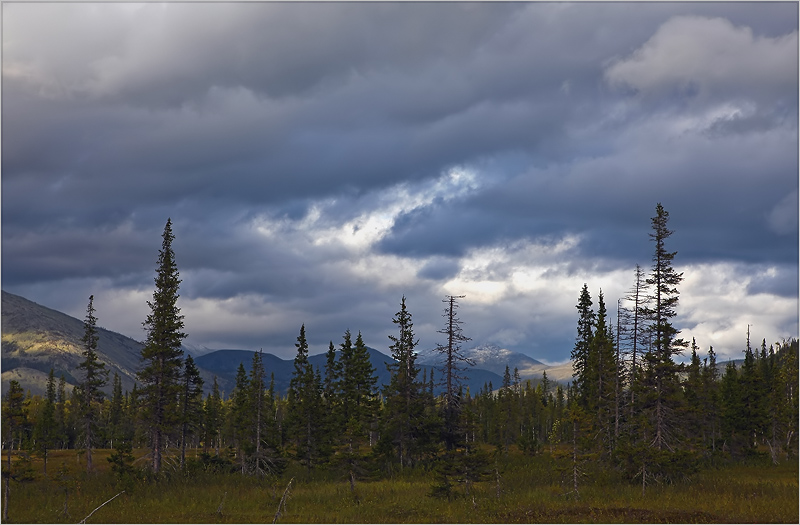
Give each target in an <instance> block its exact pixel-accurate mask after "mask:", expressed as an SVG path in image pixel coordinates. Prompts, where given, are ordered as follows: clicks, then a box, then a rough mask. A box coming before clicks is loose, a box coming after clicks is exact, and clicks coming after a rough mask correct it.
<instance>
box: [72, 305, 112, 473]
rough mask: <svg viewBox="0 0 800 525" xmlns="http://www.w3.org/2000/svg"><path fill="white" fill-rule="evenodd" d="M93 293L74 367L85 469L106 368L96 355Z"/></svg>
mask: <svg viewBox="0 0 800 525" xmlns="http://www.w3.org/2000/svg"><path fill="white" fill-rule="evenodd" d="M94 312H95V310H94V296H93V295H90V296H89V305H88V306H87V307H86V319H85V320H84V322H83V330H84V334H83V338H82V340H81V341H82V342H83V352H82V355H83V361H81V362H80V363H79V364H78V369H80V370H83V380H82V381H81V382H80V384H79V385H78V389H79V392H80V394H79V395H80V397H79V400H80V401H79V402H80V408H79V411H80V419H81V427H82V430H83V436H84V439H85V442H86V471H87V472H91V471H92V468H93V465H92V448H93V446H94V440H95V433H96V431H97V423H98V418H99V404H100V402H102V400H103V391H102V390H101V388H103V386H105V384H106V381H107V377H108V371H107V370H106V365H105V363H103V362H102V361H100V358H99V356H98V355H97V341H98V335H97V318H96V317H95V315H94Z"/></svg>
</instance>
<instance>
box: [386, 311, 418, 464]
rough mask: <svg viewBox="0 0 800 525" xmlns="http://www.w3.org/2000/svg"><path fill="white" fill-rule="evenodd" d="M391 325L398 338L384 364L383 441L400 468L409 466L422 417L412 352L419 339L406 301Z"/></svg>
mask: <svg viewBox="0 0 800 525" xmlns="http://www.w3.org/2000/svg"><path fill="white" fill-rule="evenodd" d="M392 322H393V323H394V324H395V325H396V326H397V329H398V332H399V333H398V335H396V336H395V335H390V336H389V339H390V340H391V341H392V344H391V345H390V346H389V349H390V350H391V351H392V358H393V359H394V361H395V362H394V363H391V364H387V365H386V368H387V369H388V371H389V373H390V379H389V384H388V385H386V387H385V388H384V391H383V396H384V400H385V401H384V408H383V431H382V432H381V436H382V438H383V439H386V440H389V441H390V442H391V446H392V448H393V449H394V451H395V455H396V458H397V461H398V462H399V463H400V468H401V469H402V468H403V467H408V466H411V464H412V461H413V460H414V459H415V446H414V445H415V442H416V438H417V437H418V436H419V434H420V432H421V428H420V427H421V424H422V421H421V418H422V417H423V416H424V409H425V407H424V400H423V399H422V394H421V390H422V388H423V385H422V384H421V383H420V382H419V381H418V380H417V376H418V375H419V370H420V368H419V366H417V364H416V358H417V354H416V352H415V351H414V348H416V346H417V344H418V343H419V340H418V339H416V338H415V337H414V323H413V322H412V320H411V313H410V312H409V311H408V309H407V308H406V298H405V296H403V298H402V299H401V300H400V311H399V312H397V313H396V314H395V317H394V319H392Z"/></svg>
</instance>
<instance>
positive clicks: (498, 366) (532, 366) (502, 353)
mask: <svg viewBox="0 0 800 525" xmlns="http://www.w3.org/2000/svg"><path fill="white" fill-rule="evenodd" d="M462 353H463V354H464V356H465V357H467V358H469V359H472V360H473V361H474V362H475V368H482V369H483V370H488V371H490V372H494V373H495V374H498V375H500V376H502V375H503V374H504V373H505V370H506V366H508V369H509V371H511V372H512V373H513V372H514V368H517V369H518V370H519V374H520V377H522V378H523V379H527V378H538V377H541V376H542V372H543V371H545V370H547V371H548V374H547V375H548V377H550V378H551V379H563V378H560V376H562V375H564V374H562V373H561V370H560V368H561V367H551V366H548V365H546V364H544V363H542V362H540V361H537V360H536V359H533V358H532V357H528V356H527V355H525V354H521V353H519V352H514V351H511V350H508V349H507V348H501V347H499V346H498V345H496V344H492V343H487V344H482V345H478V346H476V347H474V348H470V349H464V350H462ZM441 359H442V357H441V354H438V353H436V352H435V351H432V350H428V351H426V352H424V353H423V352H421V353H420V354H419V355H418V357H417V363H419V364H427V365H433V364H439V363H440V362H441ZM568 368H569V374H568V375H570V376H571V373H572V372H571V370H572V367H571V366H569V367H568ZM551 369H552V371H551ZM554 373H555V374H556V375H558V376H559V378H556V377H552V376H553V374H554Z"/></svg>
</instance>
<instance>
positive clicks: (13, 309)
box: [2, 291, 572, 395]
mask: <svg viewBox="0 0 800 525" xmlns="http://www.w3.org/2000/svg"><path fill="white" fill-rule="evenodd" d="M98 318H99V319H100V322H102V312H99V315H98ZM83 334H84V328H83V320H80V319H76V318H74V317H71V316H69V315H67V314H64V313H62V312H59V311H56V310H53V309H51V308H47V307H45V306H42V305H39V304H37V303H34V302H33V301H29V300H28V299H25V298H24V297H20V296H18V295H14V294H11V293H8V292H6V291H3V292H2V388H3V393H5V392H6V390H7V389H8V384H9V382H10V381H11V380H12V379H15V380H17V381H19V382H20V384H21V385H22V387H23V389H25V390H30V391H31V393H32V394H39V395H42V394H44V392H45V387H46V382H47V375H48V373H49V372H50V369H51V368H53V369H54V371H55V375H56V377H60V376H61V375H63V376H64V378H65V380H66V382H67V384H68V385H69V386H74V385H76V384H78V382H79V379H80V377H81V376H80V373H79V371H78V364H79V363H80V362H81V361H82V360H83V357H82V355H81V352H82V351H83V345H82V343H81V338H82V337H83ZM98 335H99V339H98V355H99V357H100V359H101V360H102V361H103V362H104V363H106V367H107V369H108V370H109V383H108V384H107V385H106V387H105V389H104V390H105V391H106V392H107V393H110V392H111V388H112V384H111V378H113V375H114V372H116V373H117V374H119V376H120V378H121V380H122V388H123V390H128V391H130V390H131V389H132V388H133V385H134V383H135V381H136V371H137V370H138V369H139V367H140V365H141V362H140V358H139V356H140V355H141V349H142V343H140V342H138V341H135V340H133V339H131V338H129V337H126V336H124V335H122V334H118V333H116V332H112V331H110V330H106V329H104V328H101V327H98ZM186 352H187V354H191V355H192V356H193V357H194V359H195V363H196V364H197V367H198V368H199V369H200V375H201V376H202V377H203V380H204V382H205V384H204V390H205V391H206V393H208V392H210V390H211V385H212V383H213V378H214V376H215V375H216V376H217V380H218V383H219V387H220V390H221V391H222V392H224V393H225V394H230V392H231V391H233V387H234V386H235V382H236V370H237V368H238V367H239V364H240V363H242V364H244V366H245V369H246V370H247V371H248V373H249V371H250V365H251V363H252V360H253V352H252V351H250V350H230V349H228V350H216V351H209V350H208V349H205V348H203V349H196V348H186ZM201 352H204V353H202V355H198V354H199V353H201ZM206 352H207V353H206ZM369 352H370V361H371V363H372V366H373V367H374V368H375V370H376V375H377V376H378V386H379V387H381V386H382V385H384V384H387V383H388V382H389V371H388V370H387V369H386V364H387V363H392V362H393V359H392V358H391V357H390V356H388V355H386V354H383V353H381V352H379V351H378V350H375V349H374V348H369ZM467 355H468V357H471V358H473V359H474V360H475V361H476V364H477V366H475V367H470V368H469V370H468V371H467V372H466V375H467V376H468V378H469V379H468V380H467V381H465V382H464V386H465V387H468V388H469V389H470V391H471V392H472V393H477V392H478V391H479V390H480V389H481V388H482V387H483V386H484V385H485V384H488V383H492V386H494V387H495V388H497V387H498V386H499V385H500V384H502V381H503V378H502V374H503V372H504V371H505V366H506V364H508V366H509V368H510V369H511V370H513V369H514V367H517V368H518V369H519V371H520V375H521V377H522V378H523V379H528V378H535V377H541V372H542V371H543V370H547V375H548V377H549V378H550V379H552V380H564V379H566V380H568V378H569V377H571V375H572V367H571V365H569V363H567V364H566V365H562V367H561V368H564V370H563V372H564V374H566V372H567V371H568V374H567V375H564V374H562V373H559V367H548V366H547V365H544V364H542V363H540V362H539V361H536V360H535V359H532V358H530V357H528V356H526V355H524V354H520V353H518V352H511V351H509V350H505V349H501V348H499V347H497V346H494V345H482V346H479V347H476V348H474V349H471V350H469V351H467ZM437 357H438V356H436V355H430V354H424V355H420V356H419V357H418V360H417V363H418V364H419V366H420V369H421V371H420V380H421V379H422V371H424V373H425V375H426V376H427V377H430V375H431V372H433V371H434V369H436V366H437V364H438V360H437V359H436V358H437ZM263 359H264V368H265V369H266V372H267V381H269V377H270V374H271V373H274V374H275V388H276V391H278V392H281V393H285V392H286V390H287V389H288V387H289V381H290V380H291V377H292V372H293V371H294V364H293V359H281V358H279V357H277V356H275V355H273V354H267V353H265V354H263ZM309 361H310V362H311V363H312V364H313V365H314V367H316V368H319V369H320V370H324V367H325V354H324V353H323V354H317V355H312V356H309ZM562 376H563V377H562ZM440 379H441V372H440V371H439V370H435V381H436V382H438V381H439V380H440ZM434 391H435V392H441V387H438V386H437V387H435V388H434Z"/></svg>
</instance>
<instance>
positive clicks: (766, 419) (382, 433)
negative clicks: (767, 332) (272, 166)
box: [2, 204, 799, 522]
mask: <svg viewBox="0 0 800 525" xmlns="http://www.w3.org/2000/svg"><path fill="white" fill-rule="evenodd" d="M651 227H652V228H651V232H650V235H649V237H650V239H649V241H650V242H651V245H652V248H653V251H652V253H653V255H652V260H651V261H650V263H649V265H647V266H638V265H637V266H636V267H635V268H633V269H631V287H630V290H629V292H628V293H627V294H626V295H625V296H624V297H614V298H608V297H605V296H604V295H603V292H602V290H595V289H594V288H593V286H592V283H586V284H584V285H583V287H582V288H581V289H580V290H576V311H575V314H576V315H575V318H576V337H575V344H574V347H573V348H572V353H571V356H570V357H571V358H572V361H573V369H574V375H573V378H572V381H571V382H569V383H568V384H561V383H557V382H553V381H550V380H549V379H548V378H547V376H546V374H545V375H544V376H543V377H542V378H541V380H539V381H531V380H525V381H523V380H521V379H520V377H519V373H518V371H516V370H509V369H508V367H506V372H505V374H504V377H503V382H502V384H498V385H492V384H486V385H484V387H483V388H481V389H480V390H479V391H477V392H474V391H470V390H469V389H467V388H466V387H465V386H464V385H463V381H464V379H465V378H466V377H468V376H469V374H470V368H471V366H472V365H473V363H472V362H471V361H470V359H469V358H468V357H467V356H466V354H465V353H464V352H463V348H462V346H463V345H464V344H465V343H466V342H467V341H469V337H468V334H469V323H470V320H469V319H468V318H466V319H462V318H461V317H460V316H459V312H458V308H459V305H460V303H461V302H462V301H465V300H468V298H466V297H464V296H447V297H445V298H444V299H443V303H442V304H443V316H442V322H441V329H440V330H439V332H438V335H439V337H440V340H439V341H437V346H436V352H437V353H438V354H439V356H440V365H439V366H438V367H437V368H436V370H435V374H430V375H428V374H427V373H423V372H422V369H421V367H420V366H418V364H417V363H416V358H417V353H416V352H417V345H418V344H419V340H418V338H417V336H416V334H415V332H414V321H413V308H414V304H413V302H412V301H411V300H409V298H407V297H401V298H398V310H397V313H396V314H395V315H394V317H393V319H391V322H392V324H393V331H392V332H391V333H389V334H387V336H388V341H389V343H388V344H389V349H390V351H391V355H392V358H393V360H394V362H393V363H392V364H390V365H387V366H388V369H389V373H390V378H391V379H390V381H389V382H388V384H385V385H380V384H378V381H377V377H376V370H375V369H374V368H373V367H372V364H371V363H370V360H369V352H368V349H367V346H366V344H365V343H364V341H363V339H362V336H361V333H359V332H356V333H352V332H350V330H347V331H345V332H344V333H343V334H342V335H338V334H337V335H336V337H335V338H334V339H332V340H331V342H330V345H329V349H328V352H327V354H326V361H325V366H324V367H317V368H315V367H314V366H313V365H312V364H311V363H310V362H309V359H308V358H309V346H308V342H307V338H306V330H305V326H298V335H297V339H296V341H294V346H295V348H296V355H295V358H294V370H293V373H292V376H291V381H290V386H289V388H288V391H286V392H280V391H277V390H276V388H275V377H274V374H271V373H270V371H269V370H267V369H266V368H265V365H264V362H263V360H262V355H261V353H259V352H255V353H254V354H253V356H252V361H251V362H249V363H242V364H241V365H240V366H239V369H238V372H237V375H236V384H235V388H233V390H232V391H231V392H223V391H221V389H220V387H219V385H218V384H217V382H216V379H215V380H214V382H213V384H212V385H210V389H209V388H208V387H209V385H204V382H203V379H202V378H201V377H200V373H199V371H198V368H197V366H196V365H195V363H194V361H193V359H192V357H191V356H188V355H186V356H184V354H183V351H182V346H181V343H182V340H183V339H184V338H185V337H186V334H185V333H184V332H183V330H184V319H183V316H182V314H181V310H180V306H179V302H180V301H179V297H180V294H179V288H180V283H181V280H180V275H179V269H178V265H177V262H176V254H175V253H174V252H173V249H172V241H173V240H174V234H173V231H172V224H171V221H167V223H166V226H165V228H164V232H163V237H162V239H163V241H162V246H161V250H160V252H159V254H158V260H157V266H156V276H155V290H154V292H153V295H152V299H151V300H150V301H148V306H149V312H150V313H149V314H148V316H147V318H146V319H145V320H144V321H143V325H144V327H145V329H146V333H147V337H146V340H145V341H144V347H143V350H142V354H141V368H140V369H139V371H138V376H137V384H136V386H135V387H134V388H133V389H132V390H131V391H123V389H122V386H121V382H120V378H119V376H117V375H114V376H113V377H109V373H108V372H107V371H106V368H105V364H104V363H103V362H102V361H100V360H99V358H98V355H97V353H96V350H97V338H98V335H97V328H96V323H97V318H98V317H102V311H97V310H96V309H95V305H94V302H93V297H89V300H88V306H87V310H86V317H85V321H84V327H85V336H84V338H83V345H84V352H83V362H82V363H81V366H80V370H81V372H82V373H83V377H81V378H80V379H81V382H80V384H79V385H78V386H77V387H76V388H74V389H72V390H71V391H69V392H68V391H67V389H66V386H65V381H64V378H63V377H61V378H59V377H55V374H54V373H53V372H52V371H51V373H50V376H49V379H48V383H47V391H46V394H45V395H44V396H38V395H37V396H31V395H30V394H26V392H24V391H23V389H22V388H21V386H20V384H19V383H18V382H16V381H12V382H11V388H10V390H9V391H8V393H7V394H6V395H5V396H4V398H3V405H2V432H3V451H4V458H3V459H4V461H3V484H4V485H3V518H4V521H45V522H49V521H52V522H55V521H70V520H74V521H77V520H78V519H80V518H83V517H84V516H86V514H89V512H97V513H98V514H97V516H96V517H93V518H92V519H96V520H97V521H103V522H140V521H141V522H154V521H155V522H181V521H185V522H218V521H239V522H244V521H260V522H263V521H265V520H273V522H278V521H282V522H311V521H321V522H333V521H351V522H352V521H364V522H380V521H383V522H438V521H450V522H453V521H481V522H535V521H545V522H561V521H563V522H576V521H605V522H612V521H619V522H643V521H662V522H663V521H681V522H685V521H693V522H694V521H699V522H720V521H745V520H752V521H783V522H796V521H797V518H798V514H797V467H798V410H799V409H798V342H797V340H796V339H790V340H783V341H777V342H767V341H766V340H765V339H761V340H760V341H758V340H757V339H755V340H754V341H751V340H750V334H749V331H748V333H747V338H746V339H745V340H743V341H742V349H743V358H744V359H743V361H742V362H741V363H739V364H738V366H737V365H734V363H732V362H730V363H728V364H727V365H726V366H724V367H723V366H721V365H720V364H719V363H718V362H717V358H716V355H715V352H714V349H713V347H703V346H702V345H703V342H702V341H695V340H694V339H691V340H688V339H684V338H683V337H684V336H685V334H681V333H680V331H679V330H678V329H677V328H676V327H675V325H674V324H673V323H674V320H675V317H676V315H677V314H678V312H679V311H680V302H679V297H680V285H681V281H682V278H683V276H682V274H681V273H680V272H678V271H677V270H676V269H675V262H676V257H677V253H676V252H674V251H670V236H671V235H672V234H673V232H672V231H671V230H670V229H669V213H668V212H667V211H666V210H665V209H664V208H663V207H662V206H661V205H660V204H659V205H658V206H657V207H656V213H655V216H654V217H652V219H651ZM642 241H643V242H647V239H643V240H642ZM387 325H388V320H387ZM107 385H111V387H112V388H111V391H112V394H111V395H110V396H106V395H105V394H104V393H103V392H102V388H103V387H105V386H107ZM204 387H206V391H209V390H210V393H209V394H207V395H206V394H204ZM779 474H780V475H779ZM761 476H763V477H761ZM711 480H714V481H713V483H712V481H711ZM746 480H751V481H753V483H755V484H754V485H752V486H751V485H747V483H746ZM704 483H705V484H704ZM709 484H711V485H713V487H714V488H713V489H709V490H711V492H710V493H708V494H705V495H704V494H701V493H698V492H697V491H698V490H706V489H708V487H709V486H711V485H709ZM723 486H724V487H723ZM745 486H746V487H747V488H746V489H745V488H744V487H745ZM752 487H756V488H752ZM751 489H752V490H751ZM404 491H405V492H404ZM737 491H738V492H737ZM178 493H180V495H177V494H178ZM170 494H173V495H172V496H170ZM610 494H614V495H613V496H612V495H610ZM109 498H112V500H113V501H112V500H109ZM114 498H119V499H116V500H114ZM170 498H173V499H170ZM620 498H622V499H620ZM747 498H751V499H752V500H753V501H751V502H750V503H746V501H749V500H747ZM759 499H761V500H763V501H764V502H765V503H764V507H763V508H760V507H758V505H757V504H755V503H754V502H755V501H756V500H759ZM623 500H624V501H623ZM678 500H680V501H681V503H676V501H678ZM245 501H248V502H250V503H245ZM37 502H39V503H40V504H37ZM101 504H102V505H101ZM745 504H746V505H749V506H748V507H747V509H750V510H747V511H746V510H741V509H742V508H743V507H742V505H745ZM98 505H100V507H98ZM137 505H138V506H137ZM159 505H160V506H159ZM248 505H251V506H248ZM101 507H102V508H101ZM726 508H730V509H734V510H730V513H728V514H726V513H725V512H726V511H725V509H726ZM34 509H38V510H34ZM115 509H117V510H115ZM119 509H126V510H119ZM132 509H138V510H132ZM164 509H168V510H164ZM370 509H372V510H370ZM376 509H377V510H376ZM410 509H411V510H410ZM413 509H417V510H413ZM620 509H623V510H620ZM735 509H738V510H735ZM748 512H751V513H750V514H748ZM101 516H102V517H101ZM87 518H88V516H87Z"/></svg>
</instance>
